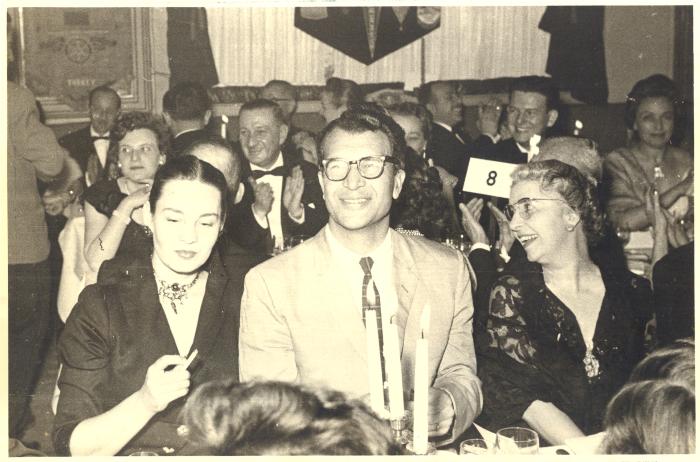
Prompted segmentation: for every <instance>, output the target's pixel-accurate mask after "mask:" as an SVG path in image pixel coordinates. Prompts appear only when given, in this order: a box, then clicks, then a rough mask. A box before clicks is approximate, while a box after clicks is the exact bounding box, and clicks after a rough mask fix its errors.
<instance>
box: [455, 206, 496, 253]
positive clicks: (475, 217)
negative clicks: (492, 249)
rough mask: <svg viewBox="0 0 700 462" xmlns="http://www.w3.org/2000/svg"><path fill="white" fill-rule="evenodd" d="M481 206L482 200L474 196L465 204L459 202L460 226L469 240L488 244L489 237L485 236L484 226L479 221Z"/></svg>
mask: <svg viewBox="0 0 700 462" xmlns="http://www.w3.org/2000/svg"><path fill="white" fill-rule="evenodd" d="M483 207H484V200H483V199H476V198H474V199H471V200H470V201H469V202H467V203H466V204H459V209H460V210H461V211H462V227H463V228H464V232H465V233H467V237H468V238H469V240H470V241H472V242H473V243H475V244H476V243H477V242H478V243H481V244H486V245H489V238H488V236H486V232H485V231H484V227H483V226H481V224H480V223H479V218H481V211H482V209H483Z"/></svg>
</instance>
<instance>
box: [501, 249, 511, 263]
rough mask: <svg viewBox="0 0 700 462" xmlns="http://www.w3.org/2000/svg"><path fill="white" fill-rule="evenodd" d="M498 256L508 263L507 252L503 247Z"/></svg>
mask: <svg viewBox="0 0 700 462" xmlns="http://www.w3.org/2000/svg"><path fill="white" fill-rule="evenodd" d="M499 255H500V256H501V258H502V259H503V261H504V262H506V263H508V262H509V261H510V255H508V251H507V250H506V248H505V247H501V251H500V252H499Z"/></svg>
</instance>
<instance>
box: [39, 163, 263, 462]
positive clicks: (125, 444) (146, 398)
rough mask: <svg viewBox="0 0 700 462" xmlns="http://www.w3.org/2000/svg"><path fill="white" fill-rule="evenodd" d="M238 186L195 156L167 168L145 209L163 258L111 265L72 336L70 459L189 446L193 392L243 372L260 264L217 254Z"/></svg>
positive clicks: (70, 325) (65, 411) (66, 405)
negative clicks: (247, 280) (248, 283)
mask: <svg viewBox="0 0 700 462" xmlns="http://www.w3.org/2000/svg"><path fill="white" fill-rule="evenodd" d="M227 191H228V188H227V185H226V181H225V179H224V177H223V175H222V174H221V172H219V171H218V170H216V169H215V168H214V167H212V166H211V165H210V164H208V163H206V162H202V161H200V160H199V159H197V158H195V157H192V156H183V157H179V158H177V159H173V160H171V161H170V162H168V163H166V164H165V165H164V166H162V167H161V168H160V169H159V170H158V173H157V174H156V176H155V179H154V181H153V187H152V189H151V193H150V197H149V200H148V202H146V203H145V204H144V213H143V216H144V222H145V224H146V226H148V228H149V229H150V230H151V233H152V235H153V253H152V255H148V254H146V255H138V256H134V255H125V256H122V257H119V258H118V259H116V260H112V261H110V262H106V263H105V264H104V265H103V268H102V270H101V273H100V277H99V278H98V283H97V284H94V285H91V286H88V287H87V288H86V289H85V290H84V291H83V293H82V294H81V296H80V299H79V301H78V304H77V305H76V307H75V308H74V310H73V311H72V313H71V315H70V317H69V318H68V320H67V323H66V327H65V330H64V332H63V334H62V336H61V338H60V341H59V355H60V359H61V363H62V367H63V369H62V372H61V374H60V377H59V382H58V386H59V388H60V390H61V396H60V399H59V402H58V410H57V414H56V419H55V427H54V433H53V439H54V446H55V449H56V451H57V452H58V454H61V455H68V454H70V455H115V454H119V455H126V454H131V453H134V452H135V451H143V450H146V451H151V452H157V453H164V454H168V453H182V451H183V446H184V445H185V443H184V439H183V438H181V435H178V428H179V427H180V425H181V422H180V410H181V407H182V405H183V404H184V399H182V398H183V397H185V396H186V395H187V394H188V393H189V392H190V391H191V390H193V389H194V388H195V387H196V386H197V385H198V384H200V383H203V382H207V381H210V380H216V379H223V378H231V377H238V319H239V301H240V299H241V295H242V288H243V277H244V275H245V272H246V271H247V269H248V268H250V267H251V266H252V265H253V264H254V263H255V262H253V261H252V259H247V260H244V257H241V256H233V257H231V258H237V259H238V260H237V261H235V262H233V261H231V260H230V259H228V257H227V260H226V261H222V258H221V257H220V256H219V253H218V252H212V249H213V248H214V244H215V243H216V241H217V238H218V237H219V234H220V232H221V229H222V227H223V223H224V221H225V210H226V208H225V207H224V206H223V204H225V203H226V194H227ZM195 357H196V358H195ZM194 359H196V360H195V361H193V360H194ZM190 363H191V364H190Z"/></svg>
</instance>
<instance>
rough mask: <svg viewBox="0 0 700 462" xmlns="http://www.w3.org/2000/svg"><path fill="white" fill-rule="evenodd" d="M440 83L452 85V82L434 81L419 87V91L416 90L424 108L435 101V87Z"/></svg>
mask: <svg viewBox="0 0 700 462" xmlns="http://www.w3.org/2000/svg"><path fill="white" fill-rule="evenodd" d="M439 83H446V84H448V85H450V82H446V81H444V80H432V81H430V82H426V83H424V84H423V85H421V86H420V87H418V90H416V97H417V98H418V102H419V103H420V104H422V105H423V106H427V105H428V104H430V103H431V102H432V100H433V86H434V85H436V84H439Z"/></svg>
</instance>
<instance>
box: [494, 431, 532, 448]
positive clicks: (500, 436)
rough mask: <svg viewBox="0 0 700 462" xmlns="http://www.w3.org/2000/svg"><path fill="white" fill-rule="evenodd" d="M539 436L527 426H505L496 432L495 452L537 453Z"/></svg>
mask: <svg viewBox="0 0 700 462" xmlns="http://www.w3.org/2000/svg"><path fill="white" fill-rule="evenodd" d="M539 448H540V438H539V436H537V432H535V431H533V430H530V429H529V428H522V427H507V428H501V429H500V430H498V432H496V452H497V453H499V454H537V452H538V451H539Z"/></svg>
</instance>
